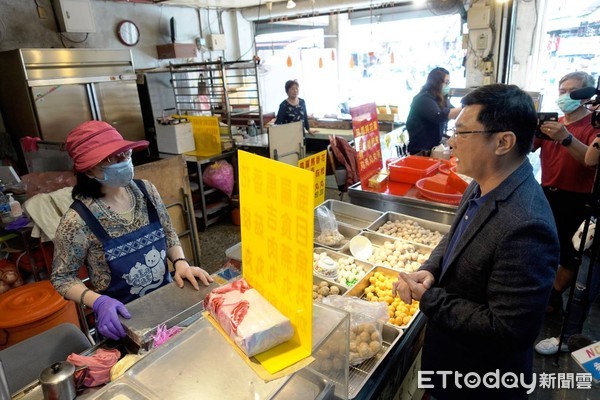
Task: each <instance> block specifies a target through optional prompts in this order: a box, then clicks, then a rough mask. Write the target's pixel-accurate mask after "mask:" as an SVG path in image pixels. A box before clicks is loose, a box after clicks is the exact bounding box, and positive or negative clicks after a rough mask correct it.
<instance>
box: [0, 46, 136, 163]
mask: <svg viewBox="0 0 600 400" xmlns="http://www.w3.org/2000/svg"><path fill="white" fill-rule="evenodd" d="M0 65H1V70H2V73H1V74H0V111H1V112H2V118H3V120H4V125H5V126H6V130H7V132H9V133H10V134H11V135H12V137H13V142H14V144H15V147H16V148H17V150H19V152H20V145H19V140H20V138H22V137H25V136H33V137H40V138H41V139H42V140H44V141H48V142H59V143H62V142H64V141H65V139H66V137H67V135H68V133H69V132H70V131H71V130H72V129H73V128H74V127H75V126H77V125H78V124H80V123H82V122H84V121H88V120H92V119H95V120H101V121H106V122H108V123H110V124H111V125H113V126H114V127H115V128H117V130H118V131H119V132H120V133H121V134H122V135H123V136H124V137H125V138H126V139H129V140H140V139H144V138H145V132H144V124H143V120H142V110H141V107H140V100H139V96H138V91H137V85H136V78H137V77H136V74H135V70H134V65H133V59H132V56H131V51H130V50H121V49H16V50H10V51H4V52H0ZM20 166H21V167H23V165H22V164H21V165H20ZM20 169H21V168H20Z"/></svg>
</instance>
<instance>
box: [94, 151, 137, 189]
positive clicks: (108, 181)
mask: <svg viewBox="0 0 600 400" xmlns="http://www.w3.org/2000/svg"><path fill="white" fill-rule="evenodd" d="M101 168H102V172H104V179H99V178H96V180H97V181H98V182H100V183H102V184H103V185H106V186H110V187H123V186H127V185H129V182H131V180H132V179H133V163H132V162H131V158H128V159H127V160H125V161H122V162H120V163H116V164H111V165H107V166H106V167H101Z"/></svg>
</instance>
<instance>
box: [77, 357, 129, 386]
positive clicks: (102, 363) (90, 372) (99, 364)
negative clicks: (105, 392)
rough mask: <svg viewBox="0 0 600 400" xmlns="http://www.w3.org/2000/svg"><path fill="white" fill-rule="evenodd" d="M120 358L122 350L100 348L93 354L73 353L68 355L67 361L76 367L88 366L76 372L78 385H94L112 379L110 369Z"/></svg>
mask: <svg viewBox="0 0 600 400" xmlns="http://www.w3.org/2000/svg"><path fill="white" fill-rule="evenodd" d="M119 358H121V352H120V351H119V350H117V349H98V350H96V352H95V353H94V355H92V356H82V355H79V354H75V353H72V354H71V355H70V356H69V357H67V361H68V362H70V363H71V364H73V365H74V366H75V368H78V367H82V366H84V365H86V366H87V368H86V369H83V370H81V371H77V372H75V384H76V385H77V387H81V386H85V387H94V386H99V385H103V384H105V383H107V382H109V381H110V369H111V368H112V366H113V365H115V364H116V363H117V361H119Z"/></svg>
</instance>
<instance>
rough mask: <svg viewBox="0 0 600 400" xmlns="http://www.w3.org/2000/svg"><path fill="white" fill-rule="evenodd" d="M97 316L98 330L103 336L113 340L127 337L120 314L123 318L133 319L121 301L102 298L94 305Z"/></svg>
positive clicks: (106, 297)
mask: <svg viewBox="0 0 600 400" xmlns="http://www.w3.org/2000/svg"><path fill="white" fill-rule="evenodd" d="M92 308H93V309H94V313H95V314H96V328H97V329H98V332H100V333H101V334H102V335H103V336H106V337H107V338H110V339H113V340H119V339H121V338H123V337H125V335H126V333H125V328H123V324H121V321H119V314H121V316H122V317H123V318H127V319H129V318H131V315H130V314H129V311H127V308H125V305H124V304H123V303H121V302H120V301H119V300H116V299H113V298H112V297H108V296H104V295H103V296H100V297H98V298H97V299H96V301H94V304H93V305H92Z"/></svg>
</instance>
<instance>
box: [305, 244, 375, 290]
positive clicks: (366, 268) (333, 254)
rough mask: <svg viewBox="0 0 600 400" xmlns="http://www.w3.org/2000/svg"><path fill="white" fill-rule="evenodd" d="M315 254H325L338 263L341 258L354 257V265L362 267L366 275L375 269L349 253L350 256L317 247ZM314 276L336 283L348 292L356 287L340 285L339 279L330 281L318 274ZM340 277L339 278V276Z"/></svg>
mask: <svg viewBox="0 0 600 400" xmlns="http://www.w3.org/2000/svg"><path fill="white" fill-rule="evenodd" d="M313 252H314V253H317V254H322V253H325V254H327V255H328V256H329V257H331V258H332V259H333V260H334V261H336V262H337V261H338V260H339V259H340V258H348V257H352V258H354V263H355V264H356V266H357V267H361V268H362V269H363V270H364V271H365V273H368V272H369V271H370V270H371V269H372V268H373V264H371V263H369V262H367V261H364V260H360V259H358V258H356V257H353V256H352V255H351V254H349V253H348V254H346V253H340V252H337V251H333V250H329V249H326V248H323V247H315V249H314V250H313ZM313 275H314V276H316V277H319V278H321V279H323V280H326V281H328V282H334V283H336V284H337V285H338V286H340V287H343V288H346V290H347V289H349V288H351V287H352V286H354V285H350V286H346V285H342V284H340V283H339V282H338V281H337V279H328V278H323V277H320V276H318V275H316V274H313ZM338 276H339V275H338ZM359 281H360V280H359Z"/></svg>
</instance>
